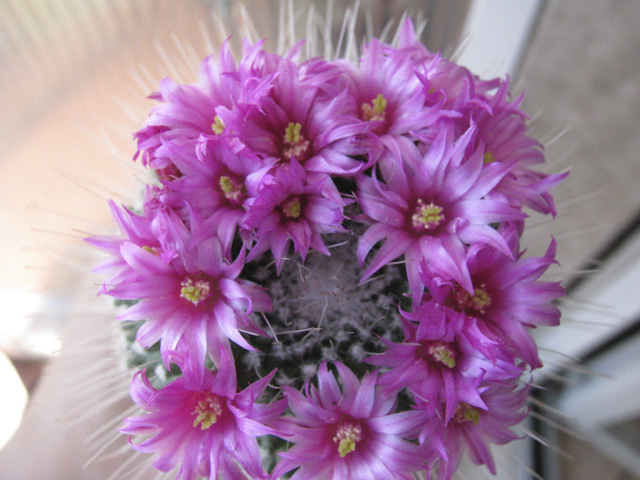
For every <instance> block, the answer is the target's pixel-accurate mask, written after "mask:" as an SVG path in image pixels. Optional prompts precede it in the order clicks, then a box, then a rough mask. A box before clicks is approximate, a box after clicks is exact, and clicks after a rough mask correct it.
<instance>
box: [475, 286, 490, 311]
mask: <svg viewBox="0 0 640 480" xmlns="http://www.w3.org/2000/svg"><path fill="white" fill-rule="evenodd" d="M472 301H473V303H474V305H475V307H476V310H479V311H483V310H484V307H488V306H489V305H491V297H490V296H489V294H488V293H487V291H486V290H485V289H483V288H476V289H474V291H473V299H472Z"/></svg>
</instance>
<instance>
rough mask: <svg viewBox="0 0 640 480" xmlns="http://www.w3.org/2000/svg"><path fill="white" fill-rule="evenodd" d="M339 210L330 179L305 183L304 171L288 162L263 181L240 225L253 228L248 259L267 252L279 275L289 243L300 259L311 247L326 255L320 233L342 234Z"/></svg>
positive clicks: (336, 196) (340, 208)
mask: <svg viewBox="0 0 640 480" xmlns="http://www.w3.org/2000/svg"><path fill="white" fill-rule="evenodd" d="M342 209H343V206H342V199H341V198H340V194H339V193H338V190H337V189H336V187H335V185H334V184H333V182H332V181H331V179H330V178H329V177H328V176H327V177H324V178H323V179H322V180H320V181H316V182H314V183H307V176H306V174H305V171H304V169H303V168H302V166H301V165H300V164H299V163H298V161H297V160H295V159H292V160H291V161H290V162H289V163H288V164H287V165H282V166H281V167H279V168H277V169H276V170H275V173H274V175H270V176H268V177H267V178H265V179H263V181H262V187H261V189H260V191H259V192H258V195H257V197H256V199H255V201H253V203H252V204H251V205H250V206H249V207H248V213H247V216H246V219H245V221H244V223H243V226H244V227H245V228H248V229H254V230H255V238H256V243H255V245H254V246H253V248H252V249H251V252H250V253H249V256H248V257H247V258H248V260H252V259H254V258H257V257H258V256H259V255H260V254H262V253H264V252H265V251H267V250H271V252H272V253H273V256H274V258H275V259H276V266H277V269H278V273H279V272H280V268H281V267H282V262H283V261H284V257H285V256H286V254H287V249H288V247H289V245H290V243H291V242H293V246H294V249H295V251H296V252H297V253H299V254H300V256H301V257H302V259H303V260H304V259H305V258H306V255H307V252H308V251H309V249H311V248H313V249H314V250H316V251H318V252H322V253H324V254H325V255H329V250H328V249H327V247H326V246H325V244H324V241H323V239H322V236H321V234H324V233H337V232H342V231H344V228H343V227H342V221H343V220H344V216H343V213H342Z"/></svg>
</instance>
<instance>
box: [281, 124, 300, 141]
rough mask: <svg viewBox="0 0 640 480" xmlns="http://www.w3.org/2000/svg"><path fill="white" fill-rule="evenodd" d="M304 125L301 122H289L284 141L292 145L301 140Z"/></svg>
mask: <svg viewBox="0 0 640 480" xmlns="http://www.w3.org/2000/svg"><path fill="white" fill-rule="evenodd" d="M301 130H302V125H300V124H299V123H293V122H289V125H287V128H286V130H285V131H284V141H285V142H287V143H288V144H290V145H294V144H296V143H298V142H299V141H300V131H301Z"/></svg>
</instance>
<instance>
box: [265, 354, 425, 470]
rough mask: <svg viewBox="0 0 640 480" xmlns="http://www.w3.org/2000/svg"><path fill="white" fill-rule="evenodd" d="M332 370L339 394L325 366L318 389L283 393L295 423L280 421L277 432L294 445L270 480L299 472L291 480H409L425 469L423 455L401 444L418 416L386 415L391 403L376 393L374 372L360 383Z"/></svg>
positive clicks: (343, 370)
mask: <svg viewBox="0 0 640 480" xmlns="http://www.w3.org/2000/svg"><path fill="white" fill-rule="evenodd" d="M335 366H336V369H337V371H338V374H339V377H340V379H341V381H342V388H340V386H339V385H338V382H337V381H336V378H335V377H334V376H333V374H331V373H329V371H328V370H327V365H326V363H325V362H323V363H322V364H321V365H320V369H319V372H318V388H316V387H309V384H308V382H307V386H306V390H305V394H302V393H300V392H299V391H297V390H295V389H292V388H290V387H284V390H285V394H286V397H287V399H288V401H289V408H290V409H291V411H292V412H293V414H294V415H295V417H284V418H283V420H282V421H281V422H280V423H279V424H278V426H277V429H278V430H279V431H280V436H281V437H282V438H283V439H285V440H287V441H288V442H291V443H293V444H294V445H293V446H292V447H291V448H290V449H289V450H288V451H286V452H282V453H280V456H281V457H282V460H280V462H279V463H278V464H277V465H276V467H275V468H274V470H273V472H272V478H274V479H278V478H280V477H281V476H282V475H284V474H285V473H287V472H289V471H291V470H293V469H294V468H298V467H299V468H298V470H297V471H296V472H295V473H294V474H293V476H292V477H291V479H292V480H312V479H313V480H398V479H406V480H409V479H412V478H413V475H412V474H411V472H414V471H419V470H424V469H425V468H427V465H426V463H427V461H428V460H429V458H428V455H427V453H426V451H425V450H422V449H421V448H419V447H418V446H417V445H414V444H412V443H409V442H407V441H406V440H404V439H403V437H404V436H405V434H406V433H407V432H409V431H411V430H414V429H415V428H416V427H417V425H418V423H419V421H420V412H402V413H395V414H393V413H391V412H392V410H393V408H394V404H395V397H393V396H391V397H389V396H385V395H383V394H382V392H381V391H380V390H379V389H377V388H376V381H377V372H367V373H366V374H365V375H364V377H363V379H362V382H360V381H359V380H358V379H357V377H356V376H355V375H354V374H353V373H352V372H351V370H349V369H348V368H347V367H345V366H344V365H342V364H341V363H338V362H335Z"/></svg>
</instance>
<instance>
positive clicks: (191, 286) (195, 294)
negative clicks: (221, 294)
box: [180, 278, 211, 305]
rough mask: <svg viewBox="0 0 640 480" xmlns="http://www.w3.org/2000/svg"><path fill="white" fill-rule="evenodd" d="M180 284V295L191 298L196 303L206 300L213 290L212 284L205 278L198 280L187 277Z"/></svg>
mask: <svg viewBox="0 0 640 480" xmlns="http://www.w3.org/2000/svg"><path fill="white" fill-rule="evenodd" d="M180 286H181V287H182V288H181V289H180V296H181V297H182V298H185V299H187V300H189V301H190V302H191V303H193V304H194V305H198V304H199V303H200V302H201V301H203V300H205V299H206V298H207V297H208V296H209V293H210V292H211V285H210V284H209V282H207V281H205V280H196V281H195V282H194V281H193V279H191V278H187V279H186V280H185V281H183V282H182V283H181V284H180Z"/></svg>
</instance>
